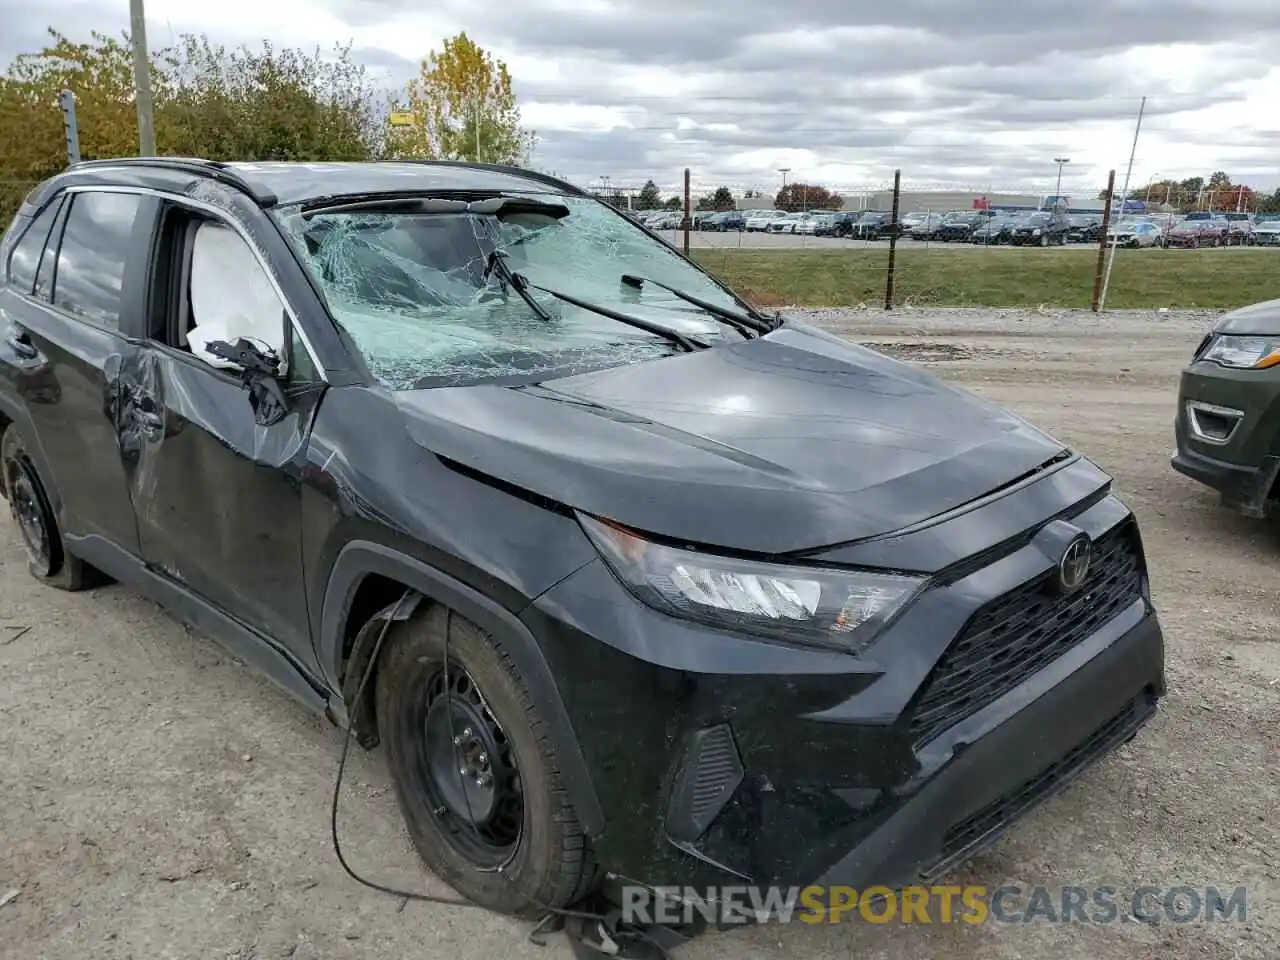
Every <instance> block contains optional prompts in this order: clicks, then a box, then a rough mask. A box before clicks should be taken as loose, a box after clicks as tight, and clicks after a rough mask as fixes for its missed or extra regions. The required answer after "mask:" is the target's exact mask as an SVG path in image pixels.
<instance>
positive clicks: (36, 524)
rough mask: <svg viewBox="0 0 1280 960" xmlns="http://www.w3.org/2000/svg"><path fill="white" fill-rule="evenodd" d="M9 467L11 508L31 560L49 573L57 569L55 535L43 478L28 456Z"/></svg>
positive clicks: (8, 483) (8, 482) (8, 486)
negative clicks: (38, 474)
mask: <svg viewBox="0 0 1280 960" xmlns="http://www.w3.org/2000/svg"><path fill="white" fill-rule="evenodd" d="M7 467H8V470H7V472H8V473H9V477H8V479H7V482H6V488H7V490H8V493H9V512H10V513H11V514H12V515H13V520H14V523H15V524H17V527H18V532H19V533H20V534H21V535H22V545H23V546H24V547H26V549H27V554H28V555H29V556H30V557H31V561H32V562H33V563H34V564H36V565H37V566H38V567H39V568H40V571H41V572H42V573H43V574H44V575H45V576H49V575H51V574H52V573H53V563H54V555H53V536H52V528H51V526H50V524H49V517H48V512H47V511H46V509H45V505H44V498H43V497H42V496H41V495H40V481H39V480H37V479H36V476H35V473H34V471H33V470H32V468H31V465H30V464H29V463H27V462H25V460H19V461H16V462H11V463H10V464H8V465H7Z"/></svg>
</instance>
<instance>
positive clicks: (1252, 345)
mask: <svg viewBox="0 0 1280 960" xmlns="http://www.w3.org/2000/svg"><path fill="white" fill-rule="evenodd" d="M1200 359H1201V360H1210V361H1212V362H1214V363H1220V364H1222V366H1224V367H1236V368H1239V369H1251V370H1265V369H1267V368H1268V367H1274V366H1276V365H1277V364H1280V336H1275V337H1215V338H1214V341H1213V343H1212V345H1210V347H1209V349H1208V350H1207V351H1205V354H1204V356H1202V357H1201V358H1200Z"/></svg>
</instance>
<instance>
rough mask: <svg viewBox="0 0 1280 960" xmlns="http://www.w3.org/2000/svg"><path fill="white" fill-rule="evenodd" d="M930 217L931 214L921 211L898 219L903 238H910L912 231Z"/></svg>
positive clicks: (903, 215) (905, 214)
mask: <svg viewBox="0 0 1280 960" xmlns="http://www.w3.org/2000/svg"><path fill="white" fill-rule="evenodd" d="M929 216H930V214H928V213H924V212H921V211H916V212H914V213H904V214H902V215H901V216H900V217H899V218H898V228H899V230H900V231H901V236H904V237H906V236H910V235H911V231H912V230H914V229H915V228H916V227H918V226H919V225H920V224H921V223H923V222H924V221H925V219H926V218H928V217H929Z"/></svg>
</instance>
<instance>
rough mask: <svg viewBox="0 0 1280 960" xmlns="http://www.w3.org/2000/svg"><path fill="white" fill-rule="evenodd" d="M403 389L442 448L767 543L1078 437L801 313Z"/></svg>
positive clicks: (581, 501)
mask: <svg viewBox="0 0 1280 960" xmlns="http://www.w3.org/2000/svg"><path fill="white" fill-rule="evenodd" d="M396 396H397V398H398V402H399V404H400V406H401V409H402V410H403V412H404V414H405V416H406V426H407V429H408V432H409V433H410V435H411V436H412V437H413V438H414V440H415V441H417V442H418V443H420V444H421V445H422V446H424V447H425V448H427V449H428V450H430V451H432V452H433V453H435V454H436V455H438V456H440V457H443V458H445V459H447V460H451V461H454V462H455V463H458V464H461V465H463V466H464V467H466V468H468V469H470V470H472V471H475V472H477V473H480V474H483V475H487V476H489V477H492V478H494V479H496V480H499V481H502V482H505V483H507V484H511V485H514V486H516V487H519V488H522V489H524V490H527V491H530V492H532V493H536V494H539V495H541V496H543V497H546V498H549V499H552V500H555V501H557V502H559V503H562V504H566V505H568V506H571V507H574V508H576V509H578V510H582V511H584V512H587V513H591V514H595V515H597V516H603V517H607V518H611V519H613V520H616V521H617V522H619V523H622V524H625V525H627V526H630V527H633V528H635V529H638V530H642V531H646V532H649V533H652V534H656V535H659V536H664V537H670V538H674V539H677V540H682V541H685V542H690V543H700V544H706V545H712V546H718V547H722V548H726V549H730V550H740V551H747V552H753V553H766V554H780V553H789V552H793V551H799V550H808V549H814V548H817V547H822V546H828V545H831V544H836V543H844V542H848V541H851V540H857V539H862V538H865V537H869V536H874V535H877V534H883V533H888V532H892V531H894V530H897V529H900V528H902V527H904V526H908V525H910V524H913V523H917V522H919V521H922V520H926V519H928V518H930V517H932V516H935V515H937V514H939V513H942V512H944V511H946V510H949V509H952V508H954V507H958V506H960V505H962V504H964V503H967V502H969V501H971V500H974V499H976V498H978V497H981V496H983V495H984V494H986V493H989V492H991V491H993V490H995V489H997V488H999V487H1002V486H1004V485H1006V484H1008V483H1010V482H1012V481H1014V480H1016V479H1018V478H1019V477H1021V476H1023V475H1025V474H1027V473H1029V472H1031V471H1034V470H1036V469H1037V468H1038V467H1040V466H1041V465H1043V464H1044V463H1045V462H1046V461H1048V460H1050V459H1052V458H1054V457H1055V456H1057V455H1059V454H1060V453H1062V451H1063V447H1062V445H1061V444H1059V443H1057V442H1056V441H1054V440H1053V439H1052V438H1050V437H1048V436H1046V435H1045V434H1044V433H1042V432H1040V431H1039V430H1037V429H1035V428H1034V427H1032V426H1030V425H1029V424H1027V423H1026V422H1025V421H1023V420H1022V419H1020V418H1019V417H1016V416H1014V415H1013V414H1011V413H1008V412H1006V411H1004V410H1001V409H1000V408H998V407H995V406H993V405H991V404H989V403H986V402H985V401H982V400H979V399H978V398H977V397H975V396H973V395H971V394H968V393H965V392H963V391H960V390H958V389H956V388H953V387H950V386H948V385H946V384H944V383H942V382H941V381H940V380H938V379H936V378H934V377H932V376H930V375H928V374H925V373H924V372H922V371H920V370H917V369H915V368H913V367H911V366H908V365H907V364H903V363H899V362H898V361H895V360H891V359H890V358H888V357H885V356H883V355H881V354H878V353H876V352H874V351H871V350H867V349H865V348H861V347H856V346H853V345H852V344H849V343H847V342H845V341H843V340H840V339H839V338H836V337H834V336H830V335H828V334H825V333H822V332H819V331H817V330H813V329H811V328H806V327H801V326H795V325H790V324H788V326H787V327H784V328H783V329H780V330H778V331H775V332H774V333H771V334H769V335H768V336H767V337H763V338H760V339H756V340H749V341H743V342H740V343H735V344H732V345H725V346H720V347H717V348H715V349H710V350H702V351H699V352H697V353H691V354H682V355H679V356H675V357H671V358H668V359H663V360H656V361H650V362H644V363H633V364H628V365H625V366H620V367H615V368H613V369H608V370H604V371H600V372H595V373H587V374H581V375H577V376H571V377H566V378H562V379H558V380H551V381H546V382H543V383H540V384H535V385H529V386H523V387H498V386H472V387H457V388H438V389H434V390H417V391H403V392H400V393H397V394H396Z"/></svg>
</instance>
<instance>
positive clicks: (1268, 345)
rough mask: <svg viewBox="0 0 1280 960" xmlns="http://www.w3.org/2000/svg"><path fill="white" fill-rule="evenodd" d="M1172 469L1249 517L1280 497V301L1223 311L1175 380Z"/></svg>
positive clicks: (1270, 510) (1267, 511)
mask: <svg viewBox="0 0 1280 960" xmlns="http://www.w3.org/2000/svg"><path fill="white" fill-rule="evenodd" d="M1174 423H1175V438H1176V441H1177V450H1176V452H1175V453H1174V455H1173V460H1172V464H1173V468H1174V469H1175V470H1177V471H1178V472H1179V473H1181V474H1184V475H1186V476H1188V477H1191V478H1192V479H1194V480H1198V481H1200V482H1201V483H1203V484H1205V485H1207V486H1209V487H1211V488H1213V489H1214V490H1217V491H1218V492H1219V494H1220V495H1221V498H1222V502H1223V503H1224V504H1225V505H1226V506H1228V507H1230V508H1232V509H1234V510H1236V511H1238V512H1240V513H1242V514H1244V515H1245V516H1247V517H1254V518H1259V519H1261V518H1264V517H1267V516H1274V515H1276V514H1277V513H1278V512H1280V511H1278V510H1277V499H1280V448H1277V446H1276V438H1277V424H1280V300H1271V301H1267V302H1264V303H1258V304H1254V305H1252V306H1248V307H1244V308H1242V309H1239V310H1233V311H1231V312H1229V313H1226V314H1224V315H1223V316H1222V317H1221V318H1220V319H1219V320H1218V322H1217V323H1216V324H1214V327H1213V330H1212V331H1211V332H1210V333H1209V334H1208V335H1207V336H1205V338H1204V339H1203V340H1201V341H1200V344H1199V346H1197V347H1196V351H1195V353H1194V354H1193V355H1192V357H1191V362H1190V363H1189V364H1188V365H1187V367H1186V368H1185V369H1184V370H1183V371H1182V378H1181V381H1180V383H1179V387H1178V406H1177V419H1176V420H1175V422H1174Z"/></svg>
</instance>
